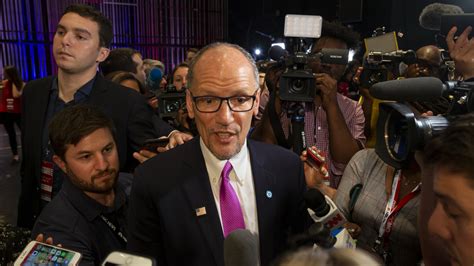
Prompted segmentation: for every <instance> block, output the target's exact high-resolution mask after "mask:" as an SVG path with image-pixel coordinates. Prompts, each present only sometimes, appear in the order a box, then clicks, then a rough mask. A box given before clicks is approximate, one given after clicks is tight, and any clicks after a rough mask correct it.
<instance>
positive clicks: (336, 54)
mask: <svg viewBox="0 0 474 266" xmlns="http://www.w3.org/2000/svg"><path fill="white" fill-rule="evenodd" d="M321 27H322V18H321V17H320V16H306V15H286V17H285V37H286V38H287V39H286V42H287V47H289V52H288V51H286V50H284V49H283V48H281V47H279V46H272V48H271V49H270V51H269V55H270V58H272V59H273V60H276V61H279V62H281V63H282V64H283V65H284V66H285V67H286V69H285V71H284V72H283V74H282V75H281V77H280V99H281V100H283V101H293V102H312V101H313V100H314V97H315V93H316V91H315V80H314V74H313V72H312V70H311V68H310V67H309V66H308V63H309V62H311V61H313V60H321V63H326V64H341V65H346V64H347V62H348V57H349V50H346V49H323V50H322V51H321V52H319V53H316V54H308V53H307V51H306V48H307V45H306V42H305V40H304V38H319V37H320V36H321ZM302 30H308V31H306V32H305V31H302Z"/></svg>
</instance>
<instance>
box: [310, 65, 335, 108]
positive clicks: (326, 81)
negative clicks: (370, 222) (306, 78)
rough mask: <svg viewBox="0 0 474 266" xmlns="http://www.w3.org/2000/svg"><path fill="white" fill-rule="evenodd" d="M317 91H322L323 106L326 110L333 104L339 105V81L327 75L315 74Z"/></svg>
mask: <svg viewBox="0 0 474 266" xmlns="http://www.w3.org/2000/svg"><path fill="white" fill-rule="evenodd" d="M315 77H316V89H318V90H320V91H321V98H322V106H323V108H324V109H325V110H326V109H327V107H329V106H330V105H331V104H337V80H335V79H333V78H332V77H331V76H329V75H328V74H326V73H320V74H315Z"/></svg>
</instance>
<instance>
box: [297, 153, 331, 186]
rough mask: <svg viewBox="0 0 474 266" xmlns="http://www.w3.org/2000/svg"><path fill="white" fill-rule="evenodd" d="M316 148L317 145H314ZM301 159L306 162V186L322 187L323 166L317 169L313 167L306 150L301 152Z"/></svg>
mask: <svg viewBox="0 0 474 266" xmlns="http://www.w3.org/2000/svg"><path fill="white" fill-rule="evenodd" d="M312 148H314V149H316V147H314V146H313V147H312ZM300 159H301V161H302V162H303V163H304V177H305V180H306V186H307V187H309V188H320V187H321V186H323V185H324V183H323V181H324V179H325V178H324V173H323V172H322V171H321V168H319V169H316V168H314V167H312V166H311V165H310V164H309V163H308V162H306V160H307V154H306V150H304V151H303V152H302V153H301V156H300Z"/></svg>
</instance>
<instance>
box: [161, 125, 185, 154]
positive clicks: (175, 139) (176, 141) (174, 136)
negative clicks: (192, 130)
mask: <svg viewBox="0 0 474 266" xmlns="http://www.w3.org/2000/svg"><path fill="white" fill-rule="evenodd" d="M192 138H193V136H192V135H191V134H188V133H184V132H180V131H178V130H176V131H174V132H172V133H171V136H170V142H169V143H168V145H166V147H164V148H158V152H164V151H167V150H171V149H172V148H174V147H176V146H178V145H181V144H184V143H185V142H187V141H190V140H191V139H192Z"/></svg>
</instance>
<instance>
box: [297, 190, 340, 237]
mask: <svg viewBox="0 0 474 266" xmlns="http://www.w3.org/2000/svg"><path fill="white" fill-rule="evenodd" d="M303 198H304V200H305V202H306V205H307V206H308V212H309V214H310V216H311V218H312V219H313V220H314V221H315V222H316V223H322V224H323V225H324V226H325V227H326V228H328V229H329V230H331V231H332V230H333V229H337V228H340V227H342V226H343V225H344V224H345V223H346V221H347V220H346V218H345V217H344V215H343V214H342V213H341V212H340V211H339V210H338V209H337V206H336V204H335V203H334V202H333V201H332V200H331V199H330V198H329V197H328V196H325V195H323V193H321V192H320V191H319V190H317V189H309V190H307V191H306V192H305V193H304V195H303Z"/></svg>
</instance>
